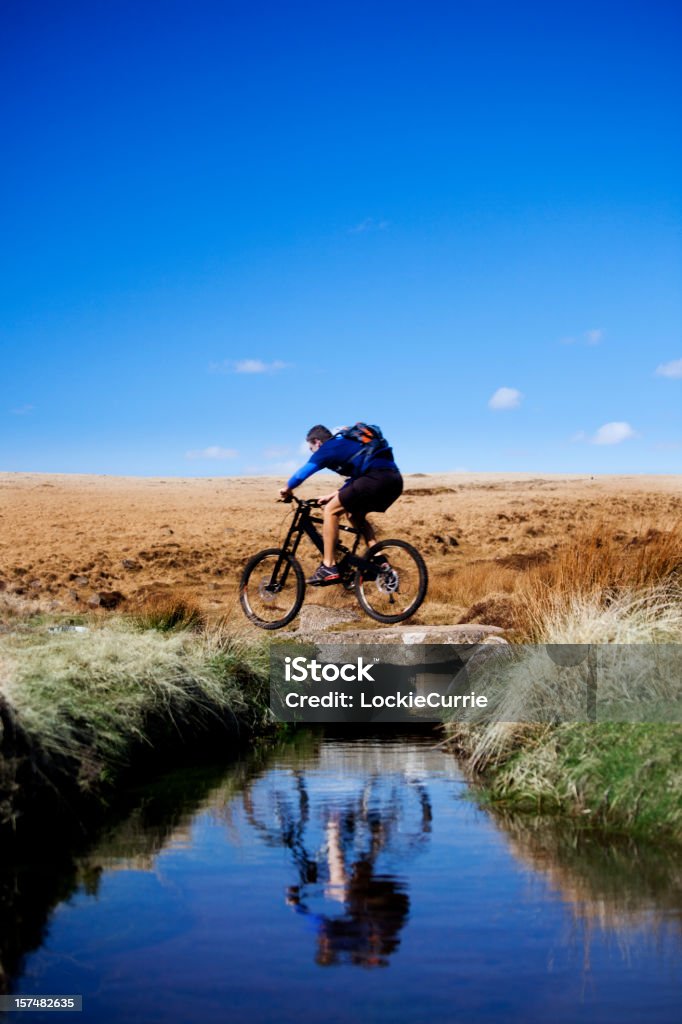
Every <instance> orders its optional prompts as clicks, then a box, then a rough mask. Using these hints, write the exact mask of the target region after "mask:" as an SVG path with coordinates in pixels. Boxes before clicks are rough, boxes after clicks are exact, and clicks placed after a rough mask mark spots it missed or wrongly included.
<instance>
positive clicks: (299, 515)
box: [266, 494, 377, 593]
mask: <svg viewBox="0 0 682 1024" xmlns="http://www.w3.org/2000/svg"><path fill="white" fill-rule="evenodd" d="M291 500H292V501H295V502H296V505H297V506H298V507H297V508H296V511H295V512H294V518H293V520H292V523H291V526H290V527H289V531H288V533H287V535H286V539H285V541H284V543H283V545H282V554H281V555H280V556H279V558H278V559H277V564H276V565H275V568H274V569H273V572H272V577H271V579H270V583H269V584H268V586H267V588H266V589H267V590H271V591H272V592H273V593H277V592H278V590H279V589H280V588H281V587H283V586H284V584H285V583H286V581H287V576H288V575H289V568H290V563H289V562H288V560H287V559H286V558H284V557H283V556H284V554H285V553H286V554H289V555H292V556H293V557H296V552H297V551H298V546H299V544H300V543H301V538H302V537H303V536H304V535H305V536H306V537H308V538H309V540H310V541H311V542H312V543H313V544H314V545H315V547H316V548H317V550H318V551H319V552H320V554H322V555H323V554H324V541H323V539H322V534H321V533H320V531H319V530H316V529H315V524H322V523H323V522H324V519H322V518H320V517H319V516H313V515H312V514H311V510H312V509H313V508H319V505H318V503H317V501H316V500H315V499H310V500H308V501H302V500H301V499H300V498H297V497H296V495H295V494H292V496H291ZM339 530H340V531H343V532H344V533H352V534H353V536H354V537H355V541H354V542H353V546H352V548H351V549H350V550H349V549H348V548H346V547H345V545H343V544H340V545H339V547H340V548H341V550H342V551H343V560H344V562H345V563H346V565H347V566H353V567H354V568H362V569H363V570H364V572H365V573H368V574H369V573H374V574H375V575H376V571H377V569H376V566H375V565H373V563H372V562H368V561H367V559H365V558H360V557H359V556H358V555H356V551H357V549H358V544H359V543H360V536H361V535H360V533H359V532H358V530H356V529H355V528H354V527H353V526H346V525H345V524H343V523H340V524H339ZM292 538H293V544H292V543H291V542H292ZM290 545H291V546H290ZM280 572H282V576H281V578H280V575H279V574H280Z"/></svg>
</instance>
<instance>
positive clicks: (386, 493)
mask: <svg viewBox="0 0 682 1024" xmlns="http://www.w3.org/2000/svg"><path fill="white" fill-rule="evenodd" d="M402 493H403V478H402V476H401V475H400V473H399V472H398V470H397V469H370V470H369V472H368V473H364V474H363V475H362V476H359V477H358V478H357V480H348V481H347V483H345V484H344V485H343V487H342V488H341V490H340V491H339V501H340V502H341V504H342V505H343V507H344V508H345V510H346V512H350V513H351V515H359V516H365V515H367V513H368V512H385V511H386V509H387V508H388V507H389V505H392V504H393V502H394V501H397V500H398V498H399V497H400V495H401V494H402Z"/></svg>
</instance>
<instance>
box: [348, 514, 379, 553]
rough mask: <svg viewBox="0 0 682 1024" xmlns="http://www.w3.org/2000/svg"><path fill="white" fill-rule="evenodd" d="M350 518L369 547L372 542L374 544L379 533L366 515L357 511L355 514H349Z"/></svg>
mask: <svg viewBox="0 0 682 1024" xmlns="http://www.w3.org/2000/svg"><path fill="white" fill-rule="evenodd" d="M348 518H349V519H350V521H351V524H352V526H353V527H354V529H356V530H357V531H358V533H359V534H361V536H362V537H363V539H364V541H365V544H366V545H367V547H369V546H370V544H373V543H374V541H375V540H376V539H377V535H376V533H375V532H374V527H373V526H372V524H371V523H369V522H368V521H367V519H366V518H365V516H364V515H361V514H360V513H359V512H355V513H354V515H349V516H348Z"/></svg>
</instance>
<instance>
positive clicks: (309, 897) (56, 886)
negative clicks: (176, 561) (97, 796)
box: [0, 732, 682, 1024]
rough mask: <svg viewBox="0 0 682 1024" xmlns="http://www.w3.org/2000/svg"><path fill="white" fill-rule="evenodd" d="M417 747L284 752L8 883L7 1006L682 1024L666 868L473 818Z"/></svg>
mask: <svg viewBox="0 0 682 1024" xmlns="http://www.w3.org/2000/svg"><path fill="white" fill-rule="evenodd" d="M434 744H435V739H434V736H433V735H432V734H422V735H405V736H397V735H395V734H391V735H390V736H389V735H386V736H373V737H372V736H365V737H349V736H344V735H338V736H334V735H330V734H324V733H322V732H303V733H299V734H297V735H296V736H295V737H294V738H293V740H291V741H289V742H287V743H277V744H275V745H273V746H271V747H269V748H262V749H259V750H258V751H256V752H254V753H252V754H250V755H248V756H247V755H245V756H244V757H243V758H242V759H241V760H238V761H236V762H233V763H231V764H228V765H217V766H216V765H214V766H210V767H204V768H194V769H191V770H190V769H188V770H185V771H183V772H177V773H175V774H173V775H168V776H163V777H162V778H159V779H157V780H156V781H155V782H154V783H153V784H151V785H149V786H146V787H144V788H143V789H140V790H139V792H138V793H136V795H135V800H134V804H133V806H132V807H131V809H130V811H129V813H128V814H127V815H126V816H125V817H122V818H121V819H120V820H118V821H117V822H116V824H115V825H112V826H111V827H110V829H109V830H108V831H106V832H104V833H103V834H101V835H100V837H99V839H98V841H97V842H96V843H95V844H94V845H93V846H91V847H90V848H89V849H88V850H87V851H85V852H82V853H81V854H79V855H78V856H72V857H66V858H62V857H57V856H56V855H55V856H54V857H52V856H51V854H50V843H49V841H48V842H47V843H46V844H45V847H44V849H43V850H41V851H40V853H39V859H38V855H36V859H35V862H33V863H21V864H13V865H5V866H4V867H3V871H2V876H1V885H2V895H3V900H2V903H3V911H2V915H3V921H2V945H1V946H0V957H1V966H0V971H4V990H5V991H9V992H11V993H16V994H20V995H22V996H30V995H36V994H49V995H61V994H70V995H73V994H79V995H82V997H83V1012H82V1013H80V1014H77V1015H76V1017H75V1019H76V1020H78V1021H86V1020H93V1021H94V1020H97V1022H98V1024H107V1022H110V1021H111V1022H113V1021H125V1022H127V1024H133V1022H137V1021H140V1022H142V1021H144V1022H145V1024H153V1022H156V1021H163V1022H172V1024H175V1022H184V1021H187V1022H190V1021H201V1022H202V1024H212V1022H233V1021H234V1022H249V1024H260V1022H263V1024H265V1022H268V1024H270V1022H277V1024H317V1022H318V1021H319V1022H324V1024H345V1022H350V1021H357V1020H363V1021H371V1022H391V1024H395V1022H403V1021H404V1022H415V1024H416V1022H424V1021H426V1022H429V1024H438V1022H453V1021H460V1020H461V1021H467V1022H474V1024H476V1022H481V1024H483V1022H491V1024H492V1022H495V1024H499V1022H500V1021H519V1022H521V1021H523V1022H535V1021H537V1022H541V1021H542V1022H545V1021H547V1020H552V1021H566V1022H569V1021H570V1022H574V1021H576V1020H580V1021H581V1022H589V1021H595V1022H596V1021H599V1022H600V1024H603V1022H609V1021H613V1022H614V1024H615V1022H622V1021H628V1020H647V1022H650V1024H655V1022H673V1021H678V1020H680V1019H681V1017H682V956H681V954H682V862H681V861H680V857H679V851H677V852H676V853H672V852H670V851H668V850H666V849H663V848H659V847H656V848H653V849H652V848H643V847H641V846H638V845H637V844H635V843H633V842H627V841H624V840H620V841H615V840H610V841H606V840H605V839H604V838H603V837H599V836H597V835H595V834H594V833H590V832H587V831H585V830H581V829H578V828H576V827H568V826H567V825H558V824H557V823H556V822H552V821H551V820H550V821H548V820H547V819H544V820H540V819H534V818H532V817H525V816H524V817H519V816H516V817H509V818H505V817H503V816H500V815H498V814H495V813H493V812H491V811H489V810H484V809H482V808H481V807H480V806H479V805H478V803H477V801H476V799H475V795H474V794H473V793H472V790H471V789H470V787H469V785H468V784H467V781H466V780H465V778H464V776H463V775H462V773H461V771H460V769H459V768H458V765H457V762H456V761H455V759H454V758H453V757H452V756H451V755H450V754H448V753H447V752H445V751H443V750H442V749H439V748H437V747H435V745H434ZM1 977H2V974H0V978H1ZM53 1016H54V1014H53V1013H47V1012H41V1011H37V1012H35V1013H33V1015H32V1016H31V1018H30V1019H31V1020H32V1021H37V1020H41V1019H43V1018H47V1017H50V1019H53ZM8 1019H9V1018H8ZM60 1019H63V1017H62V1018H60Z"/></svg>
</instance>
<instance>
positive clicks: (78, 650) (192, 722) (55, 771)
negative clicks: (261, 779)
mask: <svg viewBox="0 0 682 1024" xmlns="http://www.w3.org/2000/svg"><path fill="white" fill-rule="evenodd" d="M268 728H271V724H270V720H269V714H268V653H267V645H266V643H265V642H263V643H260V644H259V643H256V644H254V643H253V642H251V643H249V644H246V643H244V642H243V641H241V640H240V639H239V638H236V637H235V636H234V635H231V634H230V633H228V632H227V631H225V630H224V629H222V628H221V627H220V626H216V627H214V628H208V627H206V626H205V624H202V623H198V622H196V621H195V620H194V619H193V617H192V616H191V615H182V614H177V615H171V616H167V615H166V614H165V613H164V614H163V615H157V616H147V617H146V618H145V619H137V620H132V619H124V618H122V617H115V618H114V617H111V618H106V619H105V618H99V619H97V618H94V617H93V618H92V619H90V620H83V621H82V622H81V623H79V624H76V625H74V624H73V623H71V624H68V625H65V624H62V623H60V622H58V621H55V620H54V619H53V620H49V619H43V618H40V617H37V618H33V619H29V620H21V621H15V622H13V623H9V624H7V623H6V624H5V626H4V628H3V632H2V633H0V836H2V837H3V838H5V839H7V838H12V837H14V838H17V837H20V836H21V835H22V834H24V833H26V832H29V831H33V830H35V829H39V830H40V831H41V832H44V831H45V830H46V829H53V830H54V829H57V830H58V833H59V835H60V836H61V835H63V834H64V833H65V832H66V833H75V834H77V833H79V832H87V831H88V830H89V827H90V825H91V824H92V823H93V822H95V821H96V820H97V819H98V818H99V817H101V815H102V814H103V813H104V812H105V811H106V809H107V808H108V807H109V806H111V804H112V803H114V802H115V801H116V799H117V794H118V793H119V791H120V789H121V787H122V786H124V785H125V784H126V783H127V782H129V781H137V779H138V778H139V777H141V776H142V775H144V774H147V773H151V772H153V771H155V770H157V769H159V768H164V767H167V766H169V765H175V764H177V763H179V762H181V761H182V759H183V758H184V757H186V756H187V754H188V753H189V752H190V751H191V750H192V749H196V748H197V747H200V748H201V749H202V750H204V751H205V750H207V749H208V748H209V747H212V748H213V749H214V750H215V751H220V752H223V753H224V752H225V751H226V750H227V751H232V750H235V751H236V749H237V748H238V747H239V745H240V744H243V743H244V742H246V740H247V739H248V738H250V737H252V736H253V735H254V734H256V733H259V732H264V731H266V730H267V729H268Z"/></svg>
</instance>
